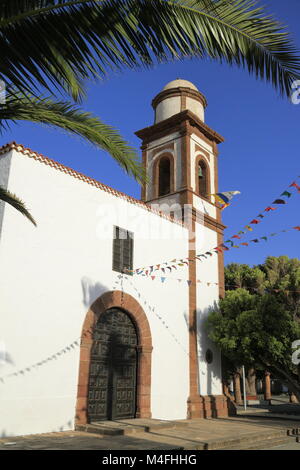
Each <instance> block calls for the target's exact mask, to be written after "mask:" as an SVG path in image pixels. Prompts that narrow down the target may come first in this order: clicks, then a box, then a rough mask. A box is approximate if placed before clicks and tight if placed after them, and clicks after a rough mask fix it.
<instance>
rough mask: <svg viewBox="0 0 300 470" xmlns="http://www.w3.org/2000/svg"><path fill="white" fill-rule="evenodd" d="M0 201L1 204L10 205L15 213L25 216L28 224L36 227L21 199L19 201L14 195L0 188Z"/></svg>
mask: <svg viewBox="0 0 300 470" xmlns="http://www.w3.org/2000/svg"><path fill="white" fill-rule="evenodd" d="M0 200H1V201H3V202H6V203H7V204H10V205H11V206H12V207H14V208H15V209H17V211H19V212H21V214H23V215H25V217H27V219H28V220H30V222H32V223H33V225H36V222H35V220H34V218H33V217H32V215H31V214H30V212H29V211H28V210H27V209H26V206H25V204H24V202H23V201H21V199H19V198H18V197H17V196H16V195H15V194H12V193H11V192H10V191H8V190H7V189H5V188H2V187H1V186H0Z"/></svg>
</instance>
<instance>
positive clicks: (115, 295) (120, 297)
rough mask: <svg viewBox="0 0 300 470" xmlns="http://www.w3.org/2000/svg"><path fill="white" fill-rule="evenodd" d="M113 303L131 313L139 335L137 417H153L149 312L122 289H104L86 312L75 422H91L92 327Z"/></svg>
mask: <svg viewBox="0 0 300 470" xmlns="http://www.w3.org/2000/svg"><path fill="white" fill-rule="evenodd" d="M112 307H119V308H121V309H122V310H124V311H126V313H127V314H128V315H129V316H130V318H131V319H132V321H133V322H134V324H135V326H136V329H137V335H138V377H137V412H136V417H137V418H151V402H150V399H151V396H150V393H151V353H152V338H151V331H150V327H149V323H148V319H147V316H146V314H145V312H144V310H143V309H142V307H141V306H140V304H139V303H138V302H137V301H136V300H135V299H134V298H133V297H132V296H131V295H129V294H126V293H124V292H121V291H109V292H105V294H103V295H102V296H101V297H99V298H98V299H97V300H96V301H95V302H94V303H93V304H92V306H91V307H90V309H89V311H88V312H87V314H86V317H85V320H84V324H83V328H82V336H81V346H80V362H79V379H78V392H77V405H76V424H86V423H87V422H88V415H87V404H88V385H89V383H88V382H89V370H90V356H91V348H92V344H93V328H94V325H95V324H96V322H97V320H98V318H99V316H100V315H101V314H102V313H104V312H105V311H106V310H108V309H109V308H112Z"/></svg>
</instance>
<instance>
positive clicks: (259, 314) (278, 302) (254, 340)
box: [207, 256, 300, 397]
mask: <svg viewBox="0 0 300 470" xmlns="http://www.w3.org/2000/svg"><path fill="white" fill-rule="evenodd" d="M251 270H252V275H251ZM299 270H300V261H299V260H298V259H289V258H288V257H286V256H282V257H279V258H274V257H269V258H267V259H266V262H265V263H264V264H263V265H261V266H256V267H253V268H251V267H249V266H247V265H237V264H231V265H229V266H228V267H227V268H226V280H228V279H231V280H234V282H237V281H238V280H240V281H241V282H243V283H244V285H246V286H247V288H243V289H241V288H238V289H236V290H230V291H227V293H226V296H225V298H224V299H222V300H220V304H219V310H215V311H214V312H211V313H210V315H209V316H208V319H207V328H208V332H209V337H210V338H211V339H212V340H213V341H214V342H215V343H216V344H217V345H218V346H219V347H220V349H221V351H222V353H223V354H224V356H225V357H227V358H228V359H229V361H230V362H231V363H233V364H235V366H236V367H239V366H241V365H242V364H244V365H246V366H249V367H253V366H255V367H258V368H263V369H267V370H270V371H272V372H273V373H274V374H275V376H277V377H279V378H281V379H284V380H287V381H288V383H289V386H290V387H291V389H293V391H294V392H295V393H296V394H297V395H298V397H300V383H299V382H298V381H297V380H298V379H297V367H296V366H295V365H294V364H293V363H292V353H293V350H292V343H293V341H295V340H299V339H300V322H299V317H297V316H296V315H295V311H294V297H293V301H291V300H290V298H289V296H287V295H286V293H285V292H284V291H282V290H281V291H280V292H277V289H283V288H287V289H291V287H295V286H297V285H298V284H297V283H298V282H299ZM262 274H263V275H262ZM232 282H233V281H232ZM253 285H257V286H258V287H259V288H257V287H256V288H254V287H253ZM271 287H272V289H274V288H275V291H274V290H271ZM260 289H261V290H262V291H263V293H262V294H260V293H259V290H260ZM295 295H296V293H295Z"/></svg>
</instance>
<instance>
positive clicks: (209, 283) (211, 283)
mask: <svg viewBox="0 0 300 470" xmlns="http://www.w3.org/2000/svg"><path fill="white" fill-rule="evenodd" d="M142 278H145V279H151V280H152V281H154V280H159V281H160V282H161V283H162V284H164V283H165V282H169V281H174V282H178V283H181V284H182V285H185V284H187V285H188V286H191V285H198V284H202V285H203V286H205V287H215V286H220V285H221V286H223V284H220V283H219V282H215V281H203V280H200V279H196V281H192V280H190V279H182V278H175V277H166V276H164V277H162V276H146V275H145V274H144V275H142ZM125 279H128V278H127V277H126V276H125ZM225 287H226V288H227V287H234V288H235V289H239V288H240V287H241V286H239V285H236V284H226V285H225ZM247 289H250V288H248V287H247ZM251 289H253V290H259V289H257V288H255V287H251ZM265 291H272V292H277V293H279V292H287V293H300V290H286V289H271V288H265Z"/></svg>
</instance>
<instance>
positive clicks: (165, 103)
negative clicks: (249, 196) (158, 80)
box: [136, 79, 223, 220]
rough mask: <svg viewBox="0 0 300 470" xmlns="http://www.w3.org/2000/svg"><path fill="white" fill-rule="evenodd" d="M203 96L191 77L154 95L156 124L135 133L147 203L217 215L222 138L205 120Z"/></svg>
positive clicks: (169, 84) (176, 81)
mask: <svg viewBox="0 0 300 470" xmlns="http://www.w3.org/2000/svg"><path fill="white" fill-rule="evenodd" d="M206 106H207V101H206V98H205V96H204V95H203V94H202V93H201V92H200V91H199V90H198V89H197V88H196V87H195V85H193V84H192V83H191V82H188V81H187V80H179V79H178V80H173V81H171V82H170V83H168V84H167V85H166V86H165V87H164V88H163V90H162V91H161V92H160V93H159V94H158V95H157V96H156V97H155V98H154V99H153V101H152V107H153V109H154V113H155V118H154V124H153V125H152V126H150V127H147V128H145V129H142V130H140V131H138V132H136V135H137V136H138V137H140V138H141V139H142V141H143V143H142V151H143V164H144V166H145V168H146V172H147V175H148V180H149V183H148V184H147V185H145V186H144V187H143V189H142V200H143V201H144V202H146V203H149V204H152V203H159V202H167V203H180V204H192V205H193V206H194V207H195V208H196V209H199V210H202V211H204V213H206V215H208V216H209V217H211V218H213V219H215V220H216V219H218V212H217V209H216V206H215V204H214V202H213V199H212V197H211V194H212V193H216V192H217V191H218V174H217V156H218V150H217V145H218V144H220V143H221V142H223V137H222V136H221V135H219V134H218V133H217V132H215V131H214V130H213V129H211V128H210V127H208V126H207V125H206V124H205V122H204V121H205V108H206Z"/></svg>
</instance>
